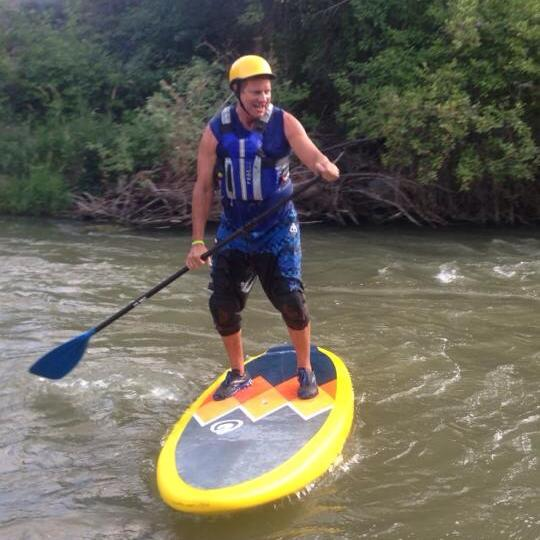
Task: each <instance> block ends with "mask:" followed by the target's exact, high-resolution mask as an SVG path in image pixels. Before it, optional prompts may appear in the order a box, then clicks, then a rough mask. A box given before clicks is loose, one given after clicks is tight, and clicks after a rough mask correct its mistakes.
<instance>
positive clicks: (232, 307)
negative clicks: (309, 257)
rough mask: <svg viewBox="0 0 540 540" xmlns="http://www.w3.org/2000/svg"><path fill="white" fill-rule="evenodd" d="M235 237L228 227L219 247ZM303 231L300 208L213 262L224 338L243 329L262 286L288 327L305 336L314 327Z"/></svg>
mask: <svg viewBox="0 0 540 540" xmlns="http://www.w3.org/2000/svg"><path fill="white" fill-rule="evenodd" d="M233 232H234V229H233V228H232V227H229V226H227V223H226V221H224V220H223V221H222V222H221V224H220V227H219V229H218V233H217V238H216V241H220V240H222V239H223V238H226V237H227V236H228V235H230V234H231V233H233ZM301 262H302V251H301V247H300V228H299V225H298V220H297V216H296V212H295V210H294V207H292V208H291V211H290V212H286V213H285V214H283V215H282V216H281V217H280V218H279V219H278V221H277V223H276V224H275V225H273V226H272V227H270V228H268V229H266V230H265V231H263V232H262V233H249V234H246V235H244V236H243V237H239V238H236V239H235V240H233V241H232V242H231V243H230V244H227V245H225V246H224V247H223V248H221V249H220V250H219V251H218V252H217V253H216V254H214V256H213V258H212V270H211V278H212V281H211V282H210V285H209V289H210V290H211V291H212V295H211V297H210V301H209V303H210V310H211V312H212V317H213V318H214V323H215V325H216V328H217V330H218V331H219V333H220V334H221V335H222V336H226V335H231V334H233V333H235V332H237V331H238V330H239V329H240V321H241V317H240V313H241V311H242V310H243V309H244V307H245V305H246V301H247V297H248V295H249V293H250V291H251V289H252V287H253V284H254V283H255V280H256V279H257V278H259V281H260V283H261V285H262V287H263V289H264V292H265V293H266V296H267V297H268V298H269V300H270V301H271V302H272V305H273V306H274V307H275V308H276V309H277V310H279V311H280V312H281V314H282V317H283V319H284V320H285V323H286V324H287V326H289V327H290V328H292V329H294V330H301V329H303V328H305V327H306V325H307V324H308V323H309V313H308V309H307V305H306V302H305V297H304V285H303V283H302V275H301Z"/></svg>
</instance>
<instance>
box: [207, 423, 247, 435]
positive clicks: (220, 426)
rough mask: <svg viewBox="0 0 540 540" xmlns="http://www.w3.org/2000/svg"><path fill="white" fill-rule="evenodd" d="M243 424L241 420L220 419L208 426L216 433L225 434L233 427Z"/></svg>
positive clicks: (232, 429) (233, 428)
mask: <svg viewBox="0 0 540 540" xmlns="http://www.w3.org/2000/svg"><path fill="white" fill-rule="evenodd" d="M243 425H244V422H242V420H222V421H221V422H216V423H215V424H212V425H211V426H210V431H211V432H212V433H215V434H216V435H225V434H226V433H231V431H234V430H235V429H238V428H241V427H242V426H243Z"/></svg>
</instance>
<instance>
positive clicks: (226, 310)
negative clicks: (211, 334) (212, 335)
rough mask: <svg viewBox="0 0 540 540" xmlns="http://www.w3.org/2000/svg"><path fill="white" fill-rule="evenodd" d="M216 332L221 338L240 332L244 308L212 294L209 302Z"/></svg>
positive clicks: (228, 299)
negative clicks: (241, 314)
mask: <svg viewBox="0 0 540 540" xmlns="http://www.w3.org/2000/svg"><path fill="white" fill-rule="evenodd" d="M208 304H209V306H210V312H211V313H212V318H213V319H214V325H215V327H216V330H217V331H218V332H219V334H220V335H221V336H230V335H232V334H236V332H238V331H239V330H240V322H241V320H242V318H241V317H240V312H241V311H242V309H243V307H244V306H242V305H240V303H239V302H237V301H235V300H234V299H230V298H227V297H223V296H217V295H216V294H212V296H210V300H209V302H208Z"/></svg>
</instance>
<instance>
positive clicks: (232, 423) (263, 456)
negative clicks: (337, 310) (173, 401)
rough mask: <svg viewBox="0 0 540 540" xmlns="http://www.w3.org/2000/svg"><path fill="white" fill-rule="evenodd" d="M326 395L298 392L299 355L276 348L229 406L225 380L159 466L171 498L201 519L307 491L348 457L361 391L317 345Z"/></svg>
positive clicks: (184, 420) (195, 408)
mask: <svg viewBox="0 0 540 540" xmlns="http://www.w3.org/2000/svg"><path fill="white" fill-rule="evenodd" d="M311 363H312V366H313V369H314V370H315V374H316V376H317V383H318V385H319V394H318V396H317V397H315V398H313V399H308V400H301V399H298V398H297V396H296V392H297V389H298V380H297V377H296V355H295V352H294V349H293V348H292V347H291V346H289V345H285V346H279V347H273V348H271V349H269V350H268V351H266V352H265V353H263V354H261V355H259V356H257V357H255V358H253V359H251V360H249V361H248V362H247V363H246V368H247V370H248V371H249V374H250V375H251V378H252V379H253V384H252V386H249V387H247V388H244V389H242V390H240V391H239V392H237V393H236V394H234V395H233V396H231V397H230V398H227V399H225V400H223V401H215V400H214V399H213V398H212V395H213V393H214V392H215V390H216V389H217V387H218V386H219V384H220V383H221V381H222V380H223V379H224V378H225V374H223V375H222V376H221V377H219V378H218V379H217V380H216V381H215V382H214V383H212V384H211V385H210V387H209V388H208V389H207V390H205V391H204V392H203V393H202V395H201V396H200V397H199V398H198V399H197V400H196V401H195V402H194V403H193V404H192V405H191V406H190V407H189V408H188V409H187V411H186V412H185V413H184V414H183V415H182V417H181V418H180V420H179V421H178V422H177V423H176V425H175V426H174V427H173V429H172V431H171V433H170V434H169V435H168V437H167V439H166V441H165V445H164V446H163V448H162V450H161V453H160V456H159V459H158V464H157V484H158V488H159V492H160V494H161V497H162V498H163V500H164V501H165V502H166V503H167V504H168V505H170V506H172V507H173V508H175V509H176V510H181V511H184V512H190V513H197V514H210V513H218V512H227V511H234V510H240V509H244V508H250V507H253V506H258V505H261V504H264V503H268V502H271V501H275V500H276V499H280V498H282V497H285V496H287V495H290V494H292V493H295V492H297V491H299V490H301V489H302V488H304V487H306V486H307V485H308V484H310V483H311V482H312V481H313V480H315V479H316V478H317V477H319V476H320V475H322V474H323V473H324V472H325V471H326V470H328V468H329V467H330V466H331V465H332V463H333V462H334V461H335V460H336V458H337V457H338V456H339V455H340V454H341V450H342V448H343V445H344V444H345V440H346V438H347V436H348V434H349V431H350V428H351V424H352V419H353V389H352V384H351V378H350V375H349V372H348V371H347V368H346V367H345V364H344V363H343V362H342V361H341V360H340V359H339V358H338V357H337V356H336V355H335V354H333V353H331V352H330V351H327V350H325V349H322V348H320V347H314V346H312V349H311Z"/></svg>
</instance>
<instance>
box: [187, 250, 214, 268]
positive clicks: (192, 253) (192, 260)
mask: <svg viewBox="0 0 540 540" xmlns="http://www.w3.org/2000/svg"><path fill="white" fill-rule="evenodd" d="M207 251H208V248H207V247H206V246H205V245H204V244H195V245H194V246H191V249H190V250H189V253H188V254H187V257H186V266H187V267H188V268H189V269H190V270H195V269H196V268H199V267H201V266H203V265H204V264H208V260H209V258H208V259H206V260H203V259H201V256H202V255H203V254H204V253H206V252H207Z"/></svg>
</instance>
